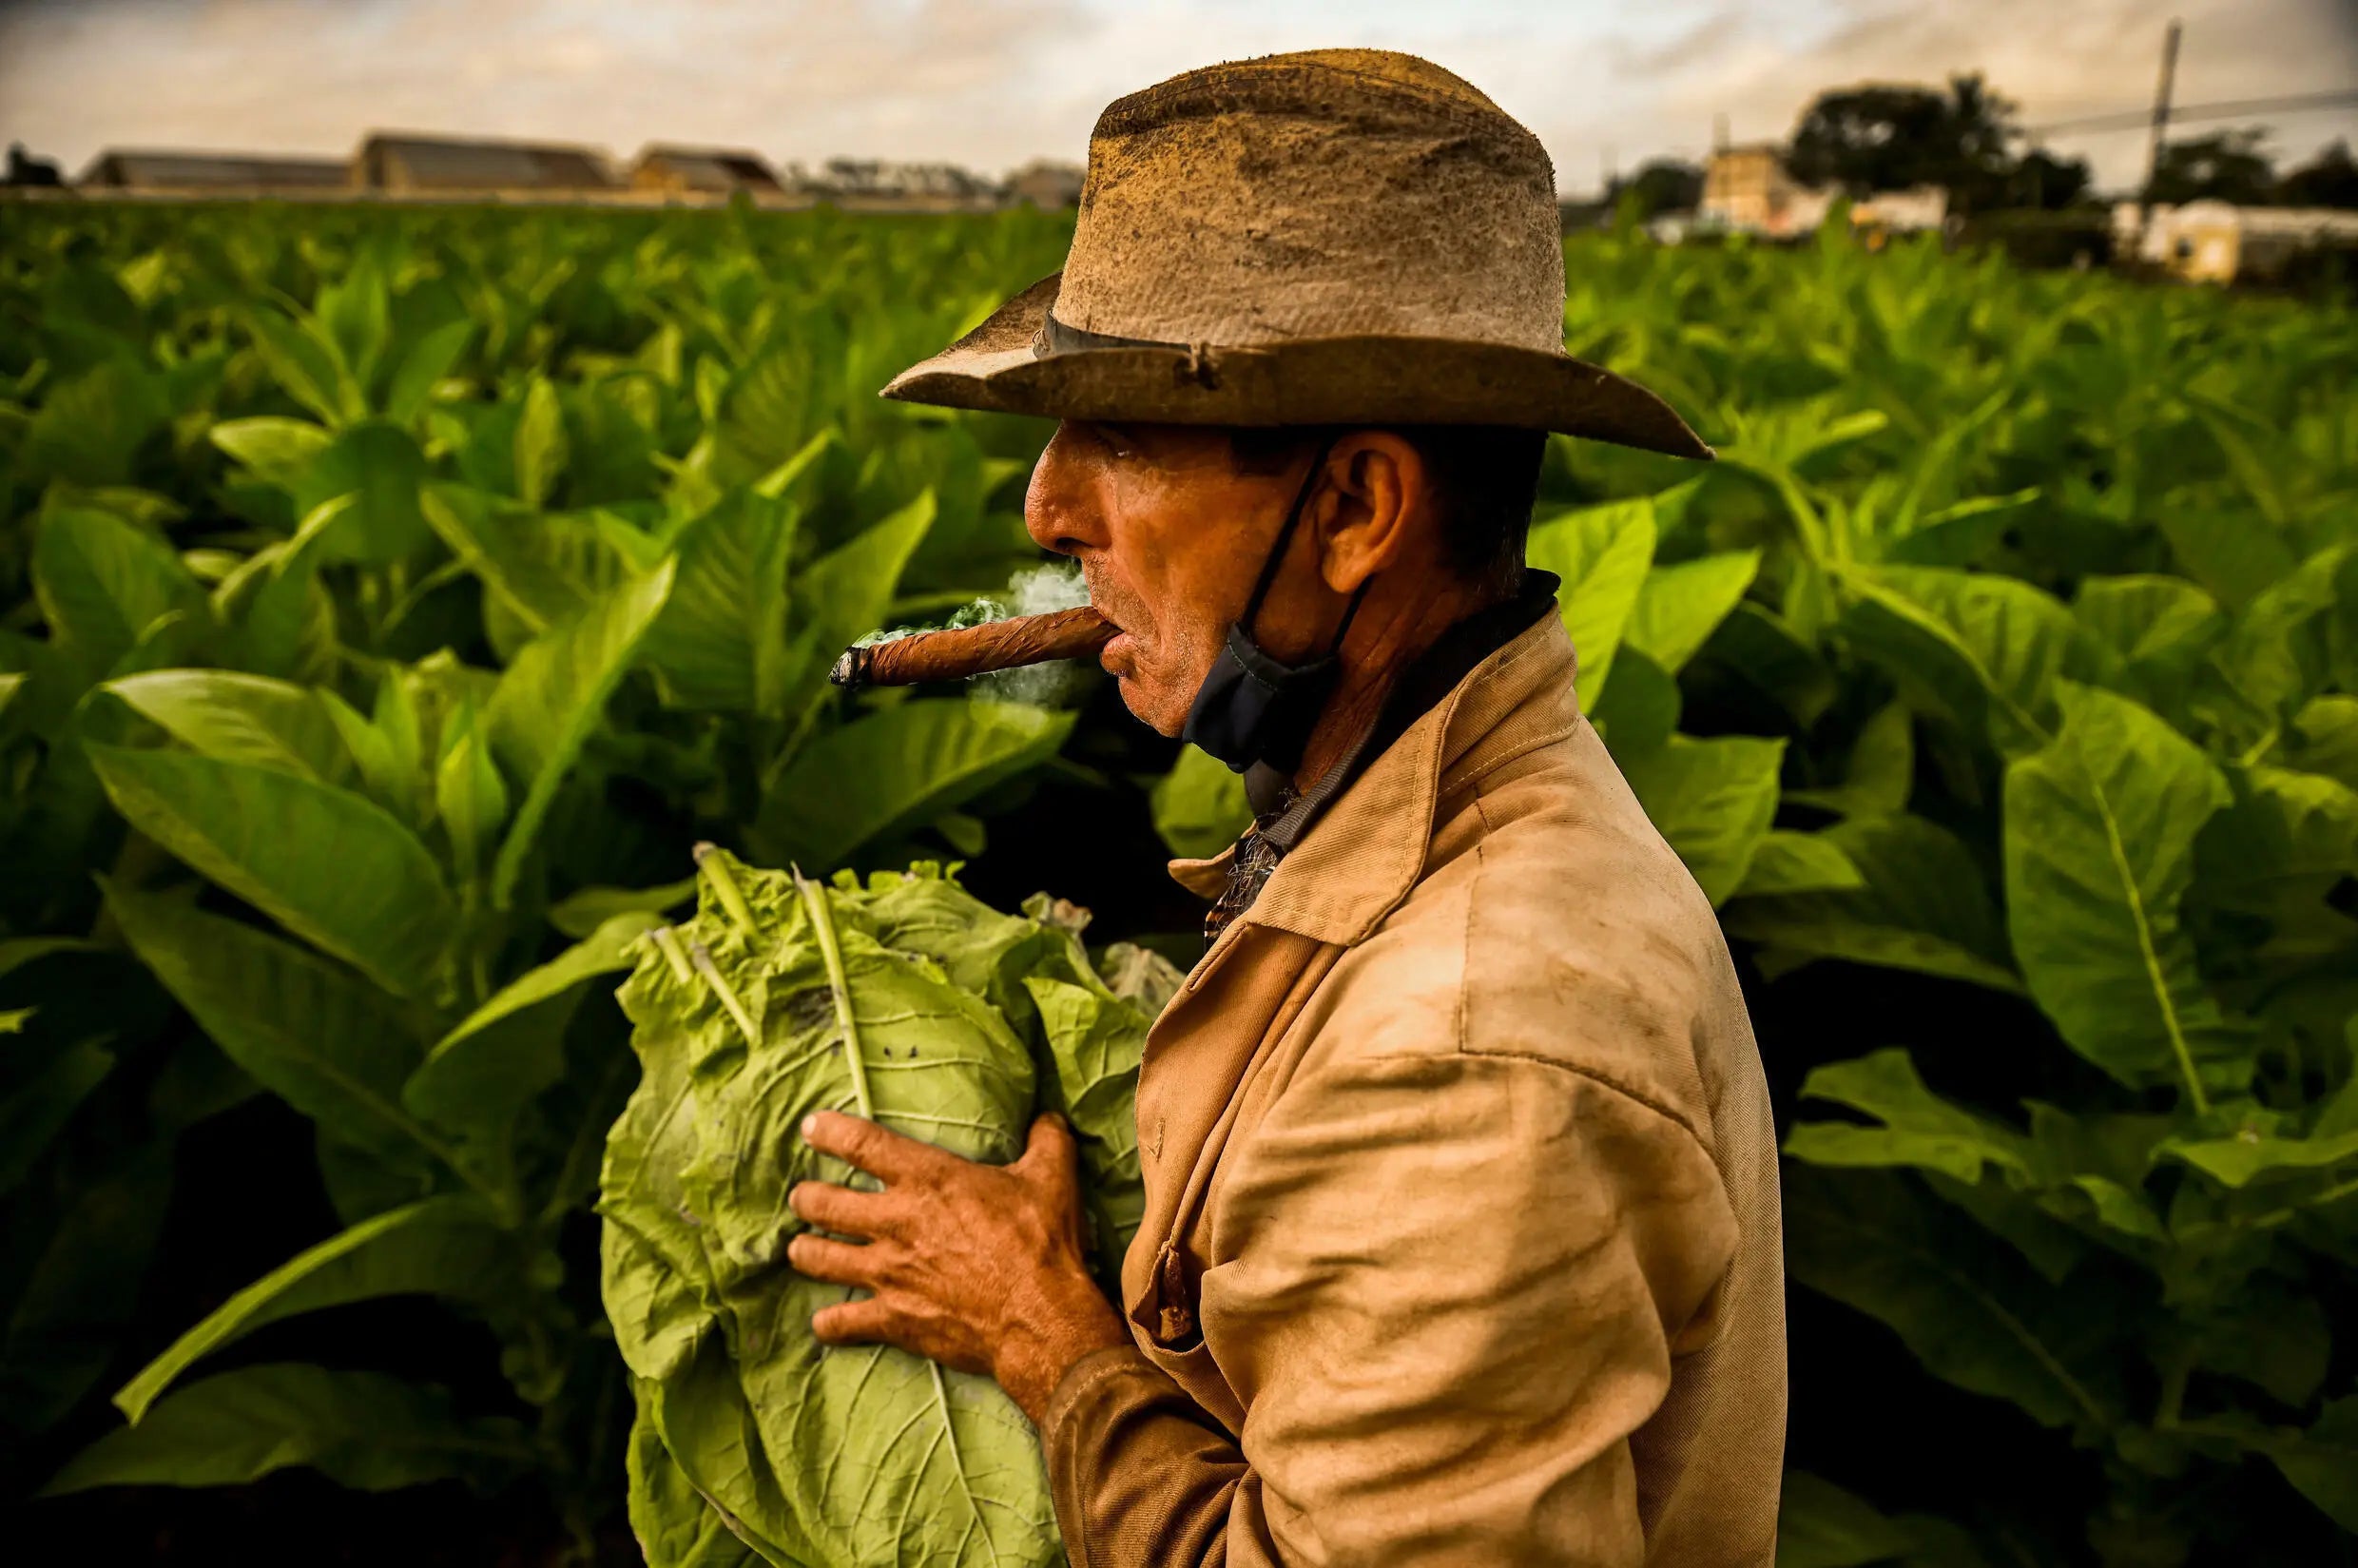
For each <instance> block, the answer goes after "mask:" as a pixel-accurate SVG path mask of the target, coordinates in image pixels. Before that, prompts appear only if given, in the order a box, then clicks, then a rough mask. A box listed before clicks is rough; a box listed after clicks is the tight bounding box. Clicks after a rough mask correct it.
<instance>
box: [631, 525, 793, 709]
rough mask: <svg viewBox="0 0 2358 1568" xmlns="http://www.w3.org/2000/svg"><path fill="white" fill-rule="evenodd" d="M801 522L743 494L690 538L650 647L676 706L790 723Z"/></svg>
mask: <svg viewBox="0 0 2358 1568" xmlns="http://www.w3.org/2000/svg"><path fill="white" fill-rule="evenodd" d="M799 517H800V513H799V512H798V511H797V509H796V508H795V507H793V506H792V505H790V504H788V503H786V502H783V501H771V500H765V499H763V497H761V496H759V495H756V494H752V493H751V492H749V491H737V492H734V493H732V494H730V495H729V497H728V498H727V499H726V500H725V501H723V502H722V503H721V504H720V505H719V506H717V507H715V508H714V509H713V510H712V511H710V512H708V513H705V515H704V516H702V517H699V518H697V519H696V520H695V521H694V522H692V523H690V524H688V526H687V527H686V529H684V530H682V531H681V532H680V535H679V538H678V540H677V544H678V548H679V552H680V566H679V575H678V578H677V580H676V581H675V582H674V583H673V584H672V589H671V598H670V600H669V602H668V603H667V604H666V605H665V607H664V612H663V615H662V617H661V618H660V619H659V620H658V621H657V622H656V623H655V629H654V630H653V631H652V632H650V633H649V634H648V636H647V667H648V668H650V669H652V670H653V671H654V672H655V675H656V679H657V680H658V681H660V682H661V683H662V686H663V691H664V700H665V701H666V702H667V703H668V704H670V705H671V706H673V707H686V708H697V709H718V710H724V711H725V710H739V711H747V712H752V713H756V714H759V715H761V716H762V717H763V718H779V717H783V706H782V705H783V703H784V701H785V696H786V679H785V678H786V676H787V674H788V673H789V671H788V669H787V665H788V663H789V659H790V653H789V646H788V641H787V631H786V626H787V610H788V608H789V604H790V599H789V595H788V592H787V564H788V562H789V561H790V560H791V558H792V556H793V553H794V539H795V533H796V531H797V523H798V520H799ZM827 652H828V654H829V655H830V656H832V655H833V653H834V652H835V649H833V648H829V649H827Z"/></svg>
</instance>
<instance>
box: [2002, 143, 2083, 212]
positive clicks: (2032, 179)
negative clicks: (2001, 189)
mask: <svg viewBox="0 0 2358 1568" xmlns="http://www.w3.org/2000/svg"><path fill="white" fill-rule="evenodd" d="M2088 181H2089V174H2088V162H2087V160H2086V159H2084V158H2058V157H2055V156H2054V155H2053V154H2051V153H2049V152H2047V151H2046V150H2045V149H2044V148H2042V147H2033V148H2032V149H2031V150H2030V151H2028V152H2026V153H2024V154H2023V155H2022V158H2021V161H2020V163H2018V164H2016V165H2014V176H2013V178H2012V179H2011V180H2009V181H2008V182H2007V183H2006V191H2007V195H2008V197H2009V199H2010V203H2011V204H2014V205H2018V206H2027V207H2039V208H2041V209H2043V210H2045V211H2049V212H2053V211H2057V210H2058V209H2060V208H2063V207H2068V206H2070V205H2072V204H2073V203H2076V202H2078V200H2079V199H2080V198H2081V197H2083V196H2085V195H2086V194H2087V193H2088Z"/></svg>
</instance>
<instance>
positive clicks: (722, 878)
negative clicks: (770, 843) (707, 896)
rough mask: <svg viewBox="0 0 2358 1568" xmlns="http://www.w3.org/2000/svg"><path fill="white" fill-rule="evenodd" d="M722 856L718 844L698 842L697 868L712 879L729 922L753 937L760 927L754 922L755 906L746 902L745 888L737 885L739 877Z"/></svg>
mask: <svg viewBox="0 0 2358 1568" xmlns="http://www.w3.org/2000/svg"><path fill="white" fill-rule="evenodd" d="M720 856H721V851H720V847H719V846H718V845H717V844H709V843H700V844H698V845H697V846H696V869H697V870H699V871H701V872H703V873H704V874H705V876H707V877H709V878H711V879H712V896H713V897H714V898H716V899H718V900H721V907H722V909H724V910H725V911H726V912H727V914H728V919H729V923H730V924H731V925H734V926H735V927H736V928H737V929H738V930H739V931H741V932H743V933H744V935H745V936H747V937H751V936H753V935H754V933H755V932H756V931H758V930H759V929H760V928H759V927H758V926H756V925H755V924H754V922H753V906H752V905H750V904H748V903H746V902H745V895H744V889H743V888H740V887H739V886H738V885H737V879H736V878H734V877H732V876H730V875H729V874H728V864H727V862H726V861H723V860H722V859H721V858H720Z"/></svg>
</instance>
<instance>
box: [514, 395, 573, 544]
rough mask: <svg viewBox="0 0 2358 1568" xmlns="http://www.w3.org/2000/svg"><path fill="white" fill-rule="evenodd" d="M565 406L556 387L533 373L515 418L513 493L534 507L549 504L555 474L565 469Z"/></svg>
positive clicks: (553, 488) (554, 486) (555, 477)
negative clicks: (520, 412) (530, 386)
mask: <svg viewBox="0 0 2358 1568" xmlns="http://www.w3.org/2000/svg"><path fill="white" fill-rule="evenodd" d="M565 460H566V450H565V410H564V407H563V405H561V404H560V403H559V402H558V401H557V389H556V388H555V387H554V386H552V385H551V384H550V383H549V381H548V380H547V379H546V378H545V377H533V379H532V390H531V391H529V392H527V393H526V394H525V395H524V411H523V413H522V415H521V416H519V417H518V418H517V419H516V432H515V476H516V494H517V496H518V497H519V498H520V499H521V500H522V501H523V502H524V504H525V505H526V506H528V507H531V508H532V509H533V510H534V511H538V510H540V509H541V508H542V507H545V506H547V505H548V504H549V496H550V494H551V492H552V491H554V490H555V488H556V482H557V477H558V475H560V474H563V473H564V472H565Z"/></svg>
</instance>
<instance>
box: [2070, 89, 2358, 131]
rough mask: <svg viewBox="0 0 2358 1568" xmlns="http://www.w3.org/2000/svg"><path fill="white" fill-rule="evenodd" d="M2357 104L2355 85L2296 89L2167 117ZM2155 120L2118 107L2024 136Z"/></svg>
mask: <svg viewBox="0 0 2358 1568" xmlns="http://www.w3.org/2000/svg"><path fill="white" fill-rule="evenodd" d="M2348 107H2358V88H2344V89H2342V90H2339V91H2335V92H2306V93H2296V94H2294V95H2293V96H2291V97H2289V98H2244V99H2239V100H2236V101H2234V102H2232V103H2223V104H2193V105H2189V106H2186V107H2184V108H2179V107H2175V106H2173V107H2172V108H2171V109H2170V111H2169V114H2170V121H2171V123H2172V124H2173V125H2174V124H2176V123H2177V122H2178V121H2180V120H2231V119H2233V118H2235V117H2236V116H2238V115H2244V114H2282V113H2285V112H2287V111H2288V110H2294V109H2323V108H2348ZM2153 123H2154V111H2153V110H2152V109H2150V108H2143V109H2121V110H2119V111H2117V112H2116V113H2112V114H2092V115H2088V116H2086V117H2085V118H2083V119H2078V120H2058V121H2055V122H2053V123H2051V124H2048V125H2044V126H2024V127H2023V134H2024V135H2026V136H2050V135H2053V134H2054V133H2056V132H2058V131H2065V130H2143V129H2146V128H2148V127H2149V126H2152V125H2153Z"/></svg>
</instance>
